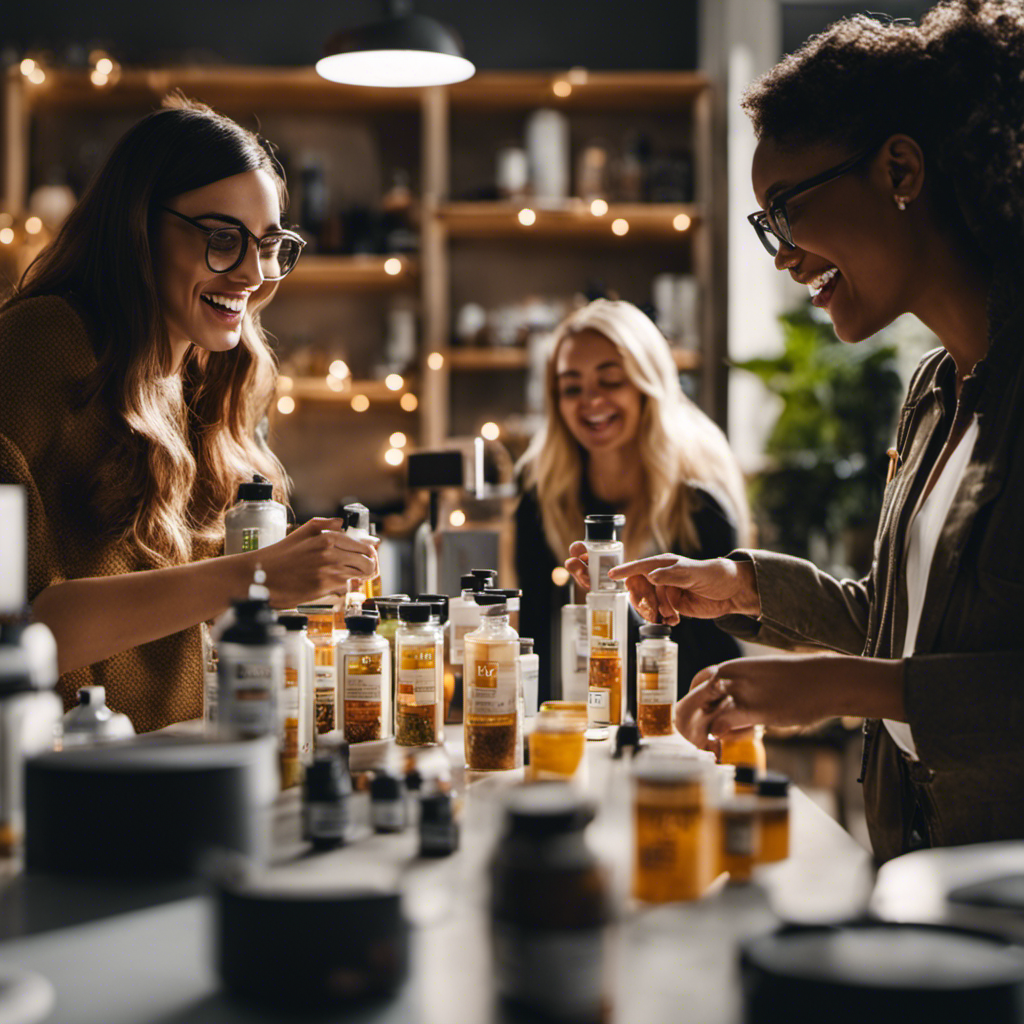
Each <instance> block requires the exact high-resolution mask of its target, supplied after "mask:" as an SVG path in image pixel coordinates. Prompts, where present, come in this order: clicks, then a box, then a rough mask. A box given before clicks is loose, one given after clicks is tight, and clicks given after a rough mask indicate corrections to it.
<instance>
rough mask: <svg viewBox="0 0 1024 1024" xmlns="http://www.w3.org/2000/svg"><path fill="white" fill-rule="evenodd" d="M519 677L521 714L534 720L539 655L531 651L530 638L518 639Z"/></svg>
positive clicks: (538, 675)
mask: <svg viewBox="0 0 1024 1024" xmlns="http://www.w3.org/2000/svg"><path fill="white" fill-rule="evenodd" d="M509 625H511V621H510V622H509ZM519 676H520V678H521V679H522V681H523V714H524V715H525V716H526V717H527V718H535V717H536V715H537V696H538V693H537V691H538V688H539V681H540V655H539V654H536V653H535V652H534V650H533V638H532V637H526V636H521V637H520V638H519Z"/></svg>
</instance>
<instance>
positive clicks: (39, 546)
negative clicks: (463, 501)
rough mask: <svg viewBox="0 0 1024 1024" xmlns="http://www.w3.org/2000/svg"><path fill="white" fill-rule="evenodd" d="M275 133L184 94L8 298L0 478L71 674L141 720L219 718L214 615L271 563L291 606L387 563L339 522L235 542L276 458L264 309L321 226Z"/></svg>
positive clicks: (153, 122)
mask: <svg viewBox="0 0 1024 1024" xmlns="http://www.w3.org/2000/svg"><path fill="white" fill-rule="evenodd" d="M286 202H287V191H286V188H285V182H284V176H283V172H282V169H281V166H280V164H279V163H278V161H277V160H276V158H275V157H274V154H273V150H272V149H271V147H270V145H269V144H268V143H265V142H264V141H262V140H261V139H259V138H257V136H255V135H253V134H252V133H251V132H249V131H246V130H245V129H243V128H241V127H240V126H239V125H237V124H236V123H235V122H233V121H231V120H229V119H228V118H226V117H222V116H220V115H218V114H216V113H214V112H213V111H212V110H210V109H209V108H208V107H205V106H202V105H201V104H197V103H194V102H191V101H188V100H185V99H184V98H183V97H180V96H179V97H176V98H173V99H171V100H170V101H168V103H167V104H166V105H165V107H164V108H163V109H161V110H158V111H156V112H154V113H152V114H150V115H148V116H147V117H145V118H143V120H142V121H140V122H139V123H138V124H136V125H135V126H134V127H133V128H131V129H130V130H129V131H128V132H127V133H126V134H125V136H124V137H123V138H122V139H121V140H120V141H119V142H118V143H117V145H116V146H115V147H114V149H113V151H112V152H111V154H110V156H109V157H108V159H107V161H106V163H105V165H104V166H103V168H102V169H101V170H100V172H99V173H98V175H97V176H96V178H95V180H94V181H93V182H92V184H91V185H90V186H89V188H88V190H87V191H86V193H85V194H84V195H83V197H82V199H81V200H80V201H79V203H78V204H77V206H76V207H75V209H74V210H73V211H72V212H71V214H70V215H69V216H68V219H67V221H66V222H65V224H64V225H63V227H62V228H61V230H60V232H59V233H58V235H57V237H56V238H55V239H54V241H53V242H52V243H51V244H50V245H49V246H48V247H47V248H46V249H45V250H44V251H43V252H42V253H41V254H40V256H39V257H38V258H37V259H36V260H35V262H34V263H33V264H32V265H31V266H30V267H29V269H28V271H27V272H26V273H25V275H24V277H23V278H22V280H21V282H20V283H19V285H18V286H17V287H16V288H15V289H14V293H13V295H11V297H9V298H8V299H7V301H6V302H5V303H4V305H3V306H2V307H0V483H2V484H19V485H21V486H22V487H24V489H25V492H26V496H27V500H28V524H29V535H28V581H29V588H28V589H29V599H30V600H31V602H32V612H33V615H34V617H35V618H36V619H37V620H40V621H42V622H45V623H46V624H47V625H48V626H49V627H50V628H51V630H52V631H53V633H54V635H55V637H56V639H57V647H58V658H59V667H60V672H61V678H60V690H61V692H62V694H63V696H64V699H65V702H66V703H73V701H74V697H75V693H76V690H77V689H78V688H79V687H81V686H85V685H91V684H99V685H103V686H105V687H106V690H107V696H108V698H109V701H110V703H111V705H112V706H113V707H115V708H116V709H117V710H119V711H123V712H125V713H127V714H128V715H129V716H130V717H131V719H132V721H133V722H134V724H135V727H136V729H137V730H139V731H145V730H149V729H155V728H159V727H161V726H164V725H167V724H169V723H171V722H175V721H180V720H184V719H191V718H198V717H200V716H201V714H202V696H201V686H200V678H201V660H200V654H201V644H200V632H199V623H201V622H202V621H204V620H207V619H211V618H213V617H214V616H216V615H218V614H220V613H221V612H222V611H224V610H225V609H226V608H227V607H228V606H229V603H230V602H231V600H232V599H234V598H239V597H243V596H245V594H246V591H247V588H248V586H249V583H250V582H251V581H252V578H253V574H254V572H255V570H256V568H257V564H258V565H259V566H261V567H262V568H263V570H264V571H265V572H266V576H267V580H266V582H267V586H268V587H269V589H270V595H271V602H272V604H273V605H274V606H275V607H291V606H294V605H295V604H296V603H298V602H300V601H303V600H308V599H313V598H316V597H319V596H321V595H324V594H326V593H328V592H332V591H338V590H343V589H344V588H345V586H346V583H347V581H348V580H349V579H350V578H358V577H365V576H369V575H372V574H373V573H374V572H375V570H376V555H375V553H374V550H373V548H372V547H371V546H370V545H368V544H364V543H362V542H360V541H356V540H352V539H350V538H349V537H348V535H347V534H345V533H343V532H341V529H342V524H341V523H340V522H338V521H335V520H332V519H316V520H311V521H310V522H308V523H306V524H305V525H303V526H301V527H299V528H298V529H297V530H295V531H294V532H293V533H292V534H290V535H289V536H288V537H287V538H286V539H285V540H283V541H280V542H279V543H277V544H275V545H272V546H270V547H267V548H264V549H262V550H260V551H255V552H251V553H245V554H241V555H231V556H227V557H222V558H216V559H214V558H211V556H213V555H218V554H220V552H221V550H222V548H223V533H224V521H223V520H224V512H225V510H226V509H227V508H229V507H230V506H231V505H232V504H233V503H234V501H235V495H236V492H237V489H238V485H239V483H241V482H243V481H247V480H251V479H252V476H253V474H254V473H260V474H262V475H263V476H264V477H266V478H267V479H268V480H270V481H272V482H273V485H274V491H275V496H276V497H277V498H278V499H280V500H283V499H284V498H285V497H286V494H287V488H288V480H287V477H286V475H285V472H284V469H283V468H282V466H281V464H280V462H278V460H277V459H276V458H275V457H274V455H273V453H272V452H271V451H270V450H269V449H268V448H267V446H266V444H265V442H264V441H263V439H262V437H261V436H260V433H259V431H258V426H259V424H260V422H261V421H262V419H263V417H264V414H265V412H266V409H267V407H268V405H269V403H270V400H271V398H272V396H273V394H274V388H275V381H276V366H275V361H274V357H273V355H272V353H271V351H270V349H269V347H268V345H267V341H266V336H265V334H264V332H263V329H262V327H261V326H260V317H259V314H260V310H261V309H262V307H263V306H264V305H265V304H266V303H267V302H268V301H269V300H270V299H271V298H272V297H273V294H274V291H275V289H276V287H277V282H278V281H280V280H281V279H282V278H283V277H284V276H285V275H286V274H288V273H289V271H291V270H292V268H293V267H294V266H295V262H296V260H297V259H298V258H299V255H300V253H301V251H302V245H303V242H302V239H301V238H300V237H299V236H298V235H296V234H295V233H293V232H291V231H289V230H287V229H286V228H284V227H283V224H282V213H283V211H284V208H285V206H286Z"/></svg>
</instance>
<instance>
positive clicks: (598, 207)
mask: <svg viewBox="0 0 1024 1024" xmlns="http://www.w3.org/2000/svg"><path fill="white" fill-rule="evenodd" d="M590 212H591V213H592V214H593V215H594V216H595V217H603V216H604V215H605V214H606V213H607V212H608V203H607V202H606V201H605V200H604V199H595V200H594V201H593V202H592V203H591V204H590Z"/></svg>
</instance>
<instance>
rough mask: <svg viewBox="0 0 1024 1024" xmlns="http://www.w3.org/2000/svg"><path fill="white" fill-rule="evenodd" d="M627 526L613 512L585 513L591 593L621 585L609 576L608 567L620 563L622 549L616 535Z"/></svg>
mask: <svg viewBox="0 0 1024 1024" xmlns="http://www.w3.org/2000/svg"><path fill="white" fill-rule="evenodd" d="M625 525H626V517H625V516H624V515H620V514H618V513H616V514H614V515H594V516H586V517H585V518H584V520H583V528H584V530H585V536H584V541H583V543H584V544H585V545H586V548H587V565H588V566H589V567H590V592H591V593H600V592H603V591H609V592H612V591H616V590H619V589H620V584H619V583H617V582H616V581H615V580H610V579H608V570H609V569H613V568H614V567H615V566H617V565H622V560H623V557H624V553H625V549H624V548H623V545H622V541H621V540H619V534H620V532H621V530H622V529H623V528H624V527H625Z"/></svg>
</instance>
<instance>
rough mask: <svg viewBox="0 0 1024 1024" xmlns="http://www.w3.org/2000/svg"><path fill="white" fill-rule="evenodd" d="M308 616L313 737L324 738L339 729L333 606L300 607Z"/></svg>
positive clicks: (302, 612) (307, 605)
mask: <svg viewBox="0 0 1024 1024" xmlns="http://www.w3.org/2000/svg"><path fill="white" fill-rule="evenodd" d="M298 612H299V614H300V615H305V616H306V618H307V620H308V623H307V625H306V636H308V637H309V639H310V640H311V641H312V644H313V648H314V650H313V722H314V736H313V742H314V744H315V743H316V737H317V736H322V735H323V734H324V733H325V732H331V731H333V730H334V729H336V728H337V727H338V718H337V714H338V712H337V702H338V670H337V666H336V664H335V658H334V647H335V635H334V605H333V604H326V603H320V604H300V605H299V607H298Z"/></svg>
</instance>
